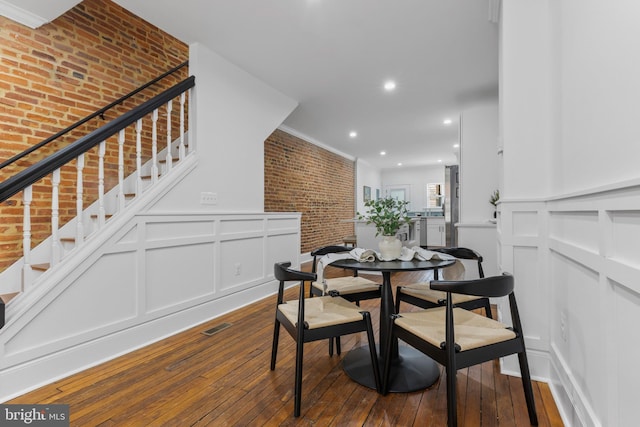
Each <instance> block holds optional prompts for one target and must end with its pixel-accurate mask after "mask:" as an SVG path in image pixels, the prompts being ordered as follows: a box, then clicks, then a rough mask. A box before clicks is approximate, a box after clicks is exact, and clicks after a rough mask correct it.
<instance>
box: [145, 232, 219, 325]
mask: <svg viewBox="0 0 640 427" xmlns="http://www.w3.org/2000/svg"><path fill="white" fill-rule="evenodd" d="M144 253H145V259H144V264H143V265H144V266H145V286H144V289H145V290H146V292H145V301H144V302H145V308H146V312H147V313H154V312H156V311H158V310H161V309H166V308H168V307H172V306H175V305H177V304H179V303H188V302H189V301H197V300H198V299H199V298H203V297H211V296H212V295H213V294H214V277H215V263H214V260H215V257H214V254H215V246H214V244H213V243H195V244H190V245H179V246H166V247H163V248H157V247H155V248H149V249H147V250H145V251H144ZM187 259H188V260H189V262H184V261H183V260H187Z"/></svg>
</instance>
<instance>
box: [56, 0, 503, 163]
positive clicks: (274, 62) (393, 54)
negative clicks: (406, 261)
mask: <svg viewBox="0 0 640 427" xmlns="http://www.w3.org/2000/svg"><path fill="white" fill-rule="evenodd" d="M114 1H115V2H116V3H118V4H120V5H121V6H123V7H124V8H126V9H128V10H129V11H131V12H132V13H134V14H136V15H138V16H140V17H142V18H144V19H146V20H147V21H149V22H150V23H152V24H154V25H156V26H158V27H159V28H161V29H163V30H165V31H167V32H168V33H170V34H172V35H174V36H175V37H177V38H179V39H180V40H182V41H184V42H185V43H188V44H190V43H193V42H200V43H202V44H204V45H206V46H208V47H209V48H210V49H211V50H213V51H215V52H217V53H218V54H220V55H221V56H223V57H225V58H226V59H227V60H229V61H231V62H232V63H235V64H236V65H238V66H239V67H241V68H243V69H244V70H246V71H247V72H249V73H251V74H253V75H254V76H256V77H258V78H259V79H261V80H262V81H264V82H266V83H267V84H269V85H271V86H272V87H274V88H276V89H277V90H279V91H281V92H282V93H284V94H285V95H287V96H289V97H291V98H293V99H295V100H296V101H298V103H299V105H298V107H297V109H296V110H295V111H294V112H293V113H291V115H290V116H289V117H288V118H287V119H286V120H285V122H284V125H285V126H286V127H287V128H288V129H291V130H293V131H295V133H296V134H298V135H302V136H304V137H306V138H307V139H310V140H312V141H315V142H319V143H321V144H324V145H327V146H330V147H333V148H335V149H337V150H339V151H341V152H343V153H346V154H348V155H351V156H353V157H357V158H361V159H363V160H366V161H367V162H368V163H370V164H371V165H373V166H375V167H378V168H397V167H398V166H397V163H398V162H402V163H403V165H404V166H403V167H410V166H418V165H428V164H438V160H439V159H440V160H442V163H444V164H451V163H455V162H456V156H455V153H454V150H455V149H454V148H453V144H454V143H456V142H457V140H458V118H459V114H460V113H461V111H462V109H463V108H464V106H465V105H467V104H469V103H473V102H475V101H477V100H479V99H485V98H487V97H497V93H498V26H497V24H495V23H494V22H491V21H490V19H489V18H490V16H492V12H493V10H492V9H495V7H496V6H495V5H496V4H499V1H498V0H154V1H139V0H114ZM44 3H47V2H44ZM387 79H393V80H395V81H396V83H397V88H396V90H395V91H394V92H391V93H386V92H385V91H384V90H383V88H382V86H383V83H384V81H385V80H387ZM447 117H449V118H452V119H454V122H453V124H452V125H450V126H445V125H443V120H444V119H445V118H447ZM352 130H355V131H357V132H358V136H357V138H354V139H351V138H349V135H348V134H349V132H350V131H352ZM381 150H385V151H386V152H387V153H388V154H387V155H386V156H384V157H381V156H380V155H379V152H380V151H381Z"/></svg>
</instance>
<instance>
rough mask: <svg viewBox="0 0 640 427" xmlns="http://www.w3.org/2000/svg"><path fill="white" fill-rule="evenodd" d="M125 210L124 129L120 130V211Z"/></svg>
mask: <svg viewBox="0 0 640 427" xmlns="http://www.w3.org/2000/svg"><path fill="white" fill-rule="evenodd" d="M123 210H124V129H121V130H120V132H118V212H122V211H123Z"/></svg>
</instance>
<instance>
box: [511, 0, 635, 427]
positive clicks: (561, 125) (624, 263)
mask: <svg viewBox="0 0 640 427" xmlns="http://www.w3.org/2000/svg"><path fill="white" fill-rule="evenodd" d="M639 13H640V4H639V3H637V2H634V1H616V2H601V1H598V0H580V1H578V0H565V1H562V2H557V1H555V0H546V1H538V2H526V1H519V2H518V1H510V2H503V3H502V28H501V65H500V69H501V103H502V105H501V137H502V141H503V143H504V156H503V162H504V165H503V166H504V186H505V191H504V194H503V196H504V198H503V202H502V204H501V205H500V219H499V247H500V261H499V262H500V264H501V267H502V269H504V270H508V271H511V272H513V273H514V275H515V278H516V292H517V297H518V300H519V303H520V308H521V314H522V318H523V324H524V328H525V335H526V340H527V346H528V349H529V356H530V362H532V371H533V374H534V376H537V377H542V378H548V379H549V380H550V383H551V386H552V391H553V393H554V397H555V399H556V402H557V403H558V406H559V408H560V410H561V413H562V415H563V418H564V420H565V422H566V424H567V425H575V426H634V425H636V424H637V409H636V405H637V404H636V401H635V400H636V399H635V396H636V395H637V392H636V390H637V384H638V383H639V381H640V373H639V372H638V370H637V369H635V368H634V367H635V364H636V363H637V360H639V359H640V343H639V342H638V340H637V339H635V338H634V337H635V336H634V334H633V331H632V329H633V328H631V329H629V328H630V326H629V325H636V324H638V323H639V322H640V287H639V286H638V283H640V262H639V261H638V253H640V248H639V247H638V244H637V242H638V241H640V168H638V167H637V159H638V158H640V144H638V141H637V135H638V131H637V129H636V128H637V121H636V120H634V119H633V117H632V114H633V111H634V108H633V107H634V100H637V99H640V84H639V82H638V79H637V75H638V72H639V71H640V61H638V56H639V53H638V49H637V46H636V40H638V38H639V37H640V27H638V26H637V25H636V24H635V19H634V17H637V16H638V14H639ZM611 120H613V123H612V122H611ZM503 308H504V307H503V306H502V305H501V309H503ZM504 368H505V370H507V371H513V370H515V369H516V364H515V363H514V360H513V359H509V360H507V361H505V363H504Z"/></svg>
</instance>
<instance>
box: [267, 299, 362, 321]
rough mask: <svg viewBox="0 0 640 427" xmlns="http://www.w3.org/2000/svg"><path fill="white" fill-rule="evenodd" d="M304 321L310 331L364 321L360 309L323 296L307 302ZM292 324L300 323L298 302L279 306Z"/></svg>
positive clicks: (341, 300) (288, 302) (342, 300)
mask: <svg viewBox="0 0 640 427" xmlns="http://www.w3.org/2000/svg"><path fill="white" fill-rule="evenodd" d="M304 303H305V308H304V320H305V322H306V323H307V324H308V325H309V329H315V328H323V327H325V326H333V325H340V324H343V323H349V322H359V321H362V313H361V311H362V310H360V308H359V307H358V306H356V305H355V304H353V303H351V302H349V301H347V300H345V299H344V298H342V297H332V296H323V297H316V298H308V299H306V300H305V302H304ZM278 310H280V311H281V312H282V314H284V315H285V317H286V318H287V319H289V321H290V322H291V323H292V324H294V325H295V324H297V323H298V300H291V301H287V302H286V303H284V304H279V305H278Z"/></svg>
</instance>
